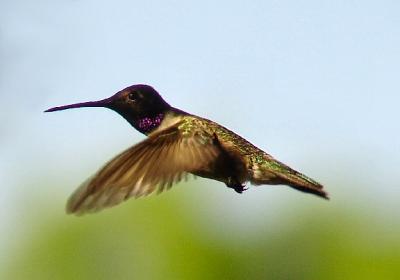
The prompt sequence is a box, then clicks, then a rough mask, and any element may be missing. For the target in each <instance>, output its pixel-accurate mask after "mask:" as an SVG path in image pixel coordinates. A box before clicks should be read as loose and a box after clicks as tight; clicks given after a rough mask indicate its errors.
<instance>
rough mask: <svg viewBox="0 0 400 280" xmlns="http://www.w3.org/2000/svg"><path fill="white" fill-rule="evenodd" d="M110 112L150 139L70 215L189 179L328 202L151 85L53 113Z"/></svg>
mask: <svg viewBox="0 0 400 280" xmlns="http://www.w3.org/2000/svg"><path fill="white" fill-rule="evenodd" d="M80 107H105V108H108V109H111V110H114V111H115V112H117V113H118V114H120V115H121V116H122V117H124V118H125V119H126V120H127V121H128V122H129V123H130V124H131V125H132V126H133V127H134V128H135V129H137V130H138V131H139V132H141V133H143V134H145V135H146V136H147V138H146V139H145V140H144V141H142V142H140V143H138V144H136V145H134V146H133V147H131V148H129V149H127V150H126V151H124V152H122V153H121V154H119V155H118V156H116V157H115V158H114V159H112V160H111V161H110V162H108V163H107V164H106V165H105V166H104V167H103V168H101V169H100V170H99V171H98V172H97V173H96V174H95V175H94V176H92V177H91V178H89V179H88V180H87V181H86V182H84V183H83V184H82V185H81V186H80V187H79V188H78V189H77V190H76V191H75V192H74V193H73V194H72V196H71V197H70V199H69V201H68V203H67V212H68V213H75V214H83V213H86V212H96V211H99V210H102V209H103V208H106V207H111V206H114V205H117V204H119V203H121V202H123V201H125V200H127V199H129V198H130V197H141V196H145V195H149V194H151V193H153V192H155V191H158V192H162V191H164V190H166V189H169V188H170V187H171V186H172V185H173V184H174V183H177V182H178V181H180V180H181V179H183V178H186V177H187V176H188V174H194V175H197V176H200V177H204V178H209V179H214V180H217V181H220V182H223V183H225V185H226V186H227V187H228V188H231V189H233V190H234V191H236V192H237V193H242V192H243V191H245V190H246V189H247V188H246V187H245V186H246V183H247V182H250V183H252V184H253V185H262V184H269V185H288V186H290V187H292V188H294V189H297V190H299V191H302V192H306V193H311V194H315V195H318V196H320V197H323V198H326V199H328V195H327V193H326V192H325V191H324V190H323V186H322V185H321V184H319V183H317V182H316V181H314V180H312V179H311V178H309V177H307V176H305V175H303V174H301V173H299V172H297V171H295V170H293V169H292V168H290V167H289V166H287V165H285V164H283V163H281V162H279V161H277V160H276V159H274V158H273V157H272V156H270V155H269V154H267V153H266V152H264V151H262V150H261V149H259V148H257V147H255V146H254V145H253V144H251V143H250V142H248V141H247V140H245V139H244V138H242V137H240V136H239V135H237V134H236V133H234V132H232V131H230V130H229V129H227V128H225V127H223V126H221V125H219V124H217V123H215V122H213V121H210V120H208V119H205V118H201V117H198V116H195V115H192V114H189V113H186V112H184V111H182V110H179V109H177V108H174V107H172V106H170V105H169V104H168V103H167V102H166V101H164V99H163V98H162V97H161V96H160V94H159V93H158V92H157V91H156V90H155V89H154V88H153V87H151V86H149V85H143V84H138V85H133V86H130V87H127V88H125V89H123V90H121V91H119V92H117V93H116V94H115V95H113V96H111V97H109V98H106V99H103V100H99V101H92V102H84V103H77V104H72V105H65V106H60V107H54V108H51V109H48V110H46V111H45V112H54V111H60V110H65V109H71V108H80Z"/></svg>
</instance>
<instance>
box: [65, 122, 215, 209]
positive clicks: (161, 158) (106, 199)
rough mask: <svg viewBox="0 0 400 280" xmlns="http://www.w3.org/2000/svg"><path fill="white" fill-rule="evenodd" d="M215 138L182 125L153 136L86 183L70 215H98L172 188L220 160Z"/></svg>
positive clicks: (72, 201) (70, 203)
mask: <svg viewBox="0 0 400 280" xmlns="http://www.w3.org/2000/svg"><path fill="white" fill-rule="evenodd" d="M213 137H214V136H213V135H210V134H209V133H208V132H206V131H203V130H194V129H192V130H185V131H181V130H180V129H179V123H178V124H177V125H174V126H172V127H170V128H167V129H165V130H164V131H161V132H159V133H156V134H153V135H150V136H149V137H148V138H147V139H146V140H144V141H142V142H140V143H138V144H137V145H135V146H133V147H131V148H129V149H127V150H126V151H124V152H123V153H121V154H120V155H118V156H117V157H115V158H114V159H112V160H111V161H110V162H108V163H107V164H106V165H105V166H104V167H103V168H102V169H100V170H99V171H98V172H97V174H95V175H94V176H93V177H91V178H89V179H88V180H87V181H86V182H85V183H83V184H82V185H81V186H80V187H79V188H78V189H77V190H76V192H75V193H73V194H72V196H71V197H70V199H69V201H68V203H67V212H68V213H76V214H83V213H85V212H96V211H99V210H101V209H103V208H106V207H111V206H114V205H116V204H119V203H121V202H122V201H124V200H126V199H128V198H130V197H140V196H145V195H148V194H150V193H152V192H154V191H155V190H158V191H159V192H161V191H163V190H165V189H168V188H170V187H171V186H172V184H174V183H176V182H178V181H180V180H181V179H182V178H183V177H185V176H187V173H190V172H192V171H195V170H197V169H199V168H202V167H204V166H207V165H208V164H210V163H211V162H212V161H213V160H215V159H216V158H217V157H218V155H219V154H220V148H219V147H218V146H217V145H214V138H213Z"/></svg>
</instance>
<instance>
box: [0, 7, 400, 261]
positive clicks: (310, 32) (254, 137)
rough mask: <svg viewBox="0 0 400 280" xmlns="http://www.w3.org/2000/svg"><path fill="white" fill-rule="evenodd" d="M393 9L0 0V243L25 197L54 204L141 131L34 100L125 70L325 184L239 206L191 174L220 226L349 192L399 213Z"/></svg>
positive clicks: (381, 211) (85, 91)
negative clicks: (322, 193)
mask: <svg viewBox="0 0 400 280" xmlns="http://www.w3.org/2000/svg"><path fill="white" fill-rule="evenodd" d="M399 12H400V3H399V2H398V1H389V0H387V1H197V2H194V1H94V0H92V1H72V0H71V1H41V0H39V1H7V0H5V1H4V0H3V1H2V3H1V4H0V61H1V63H0V97H1V100H2V103H1V104H2V106H1V107H2V108H1V110H0V117H1V120H2V121H1V123H0V135H1V137H0V155H1V157H0V170H1V171H0V176H1V187H0V203H1V211H0V242H1V243H2V244H7V245H6V246H8V248H13V247H15V246H16V244H17V243H19V237H21V236H23V232H24V230H25V229H26V228H25V221H26V220H27V219H30V218H31V215H33V216H35V215H36V214H37V213H36V211H37V209H38V207H39V205H40V207H45V209H47V211H48V212H60V213H62V211H63V204H64V202H65V200H66V198H67V197H68V195H69V194H70V193H71V192H72V191H73V190H74V188H75V186H77V185H79V183H80V182H81V181H83V180H84V179H85V178H86V177H87V176H89V175H90V174H91V173H93V172H94V171H95V170H96V169H97V168H98V167H100V166H101V165H102V164H103V163H104V162H106V161H107V160H108V159H110V158H111V157H112V156H114V155H116V154H117V153H119V152H120V151H121V150H123V149H125V148H127V147H128V146H130V145H133V144H134V143H136V142H138V141H139V140H140V139H143V136H142V135H140V134H139V133H138V132H136V131H134V130H133V129H132V128H131V127H129V125H128V124H127V123H126V122H125V121H124V120H122V119H121V118H120V117H119V116H118V115H116V114H115V113H113V112H111V111H107V110H101V109H84V110H83V109H82V110H71V111H65V112H59V113H52V114H44V113H42V111H43V110H45V109H47V108H49V107H52V106H56V105H63V104H69V103H74V102H79V101H89V100H97V99H101V98H105V97H108V96H110V95H112V94H114V93H115V92H117V91H118V90H120V89H121V88H124V87H126V86H128V85H131V84H135V83H148V84H151V85H153V86H154V87H155V88H156V89H157V90H158V91H159V92H160V93H161V94H162V96H163V97H164V98H165V99H166V100H167V101H168V102H169V103H170V104H173V105H174V106H176V107H178V108H181V109H184V110H186V111H189V112H192V113H195V114H198V115H201V116H204V117H207V118H210V119H213V120H215V121H217V122H219V123H221V124H223V125H225V126H227V127H228V128H230V129H232V130H234V131H236V132H237V133H239V134H240V135H242V136H244V137H246V138H247V139H249V140H250V141H251V142H252V143H254V144H255V145H257V146H259V147H260V148H262V149H264V150H266V151H267V152H269V153H271V154H272V155H274V156H275V157H276V158H278V159H280V160H281V161H283V162H285V163H287V164H289V165H291V166H293V167H294V168H295V169H298V170H299V171H302V172H304V173H305V174H307V175H309V176H311V177H313V178H315V179H317V180H319V181H320V182H322V183H323V184H324V185H325V186H326V189H327V191H328V192H329V193H330V194H331V197H332V201H331V202H329V204H326V203H325V202H320V201H316V200H317V199H316V198H314V197H311V196H305V195H302V194H300V193H297V192H295V191H290V190H289V189H287V188H284V187H279V188H277V187H271V188H269V187H260V188H257V189H255V188H253V189H251V190H250V191H248V193H247V194H246V196H247V198H246V199H245V201H244V200H242V201H241V202H240V203H241V204H240V205H241V207H247V209H249V211H248V212H246V213H242V211H240V210H238V207H237V206H238V203H239V202H237V200H236V196H235V194H233V193H231V192H229V191H227V190H226V189H225V188H224V186H223V185H221V184H220V183H217V182H211V181H206V180H203V179H199V180H197V182H196V184H198V185H201V186H203V188H200V187H198V188H191V189H190V190H189V192H193V195H189V197H190V199H192V201H201V199H205V197H206V195H207V196H209V197H210V200H209V201H207V203H208V205H209V207H210V209H218V211H222V213H226V214H228V213H232V212H234V213H236V215H235V219H233V218H230V217H229V215H227V216H228V217H227V220H228V221H230V224H231V227H232V228H234V229H237V230H244V231H246V230H247V229H246V227H244V226H243V225H249V224H251V225H252V227H251V228H252V229H254V228H255V229H256V228H257V224H258V223H260V224H262V223H263V222H265V218H266V216H263V217H262V218H257V217H255V216H253V215H251V213H255V212H257V211H266V212H268V213H270V214H268V216H267V217H269V219H271V220H279V219H280V218H282V216H283V215H285V214H287V212H286V211H288V209H290V208H291V207H292V205H294V204H296V203H300V204H304V206H305V207H310V209H315V211H318V209H319V208H323V207H332V208H335V207H336V208H337V209H340V208H341V206H344V205H352V207H354V209H357V211H361V212H363V213H365V216H366V217H367V216H370V215H374V216H379V217H380V219H382V220H383V221H386V222H388V223H395V224H397V225H399V221H400V219H399V218H400V217H399V207H398V202H399V198H400V187H399V184H400V183H399V181H400V180H399V178H400V175H399V167H400V130H399V116H400V113H399V104H400V93H399V89H400V86H399V74H400V17H399ZM32 186H34V187H32ZM183 189H184V187H183V186H182V187H181V188H180V189H179V190H176V189H175V190H174V191H175V192H178V191H183ZM203 193H204V195H203V196H202V195H201V194H203ZM164 195H165V194H164ZM199 195H200V198H199ZM165 199H168V197H166V198H165ZM190 199H189V201H191V200H190ZM188 204H190V202H188ZM328 205H329V206H328ZM38 213H41V212H40V211H39V212H38ZM207 213H208V214H209V219H211V222H212V221H213V218H212V211H211V210H210V212H207ZM207 213H206V214H207ZM206 214H205V215H206ZM199 219H200V220H201V219H203V222H204V223H206V221H208V220H207V219H208V218H204V217H203V218H202V217H199ZM10 235H13V236H14V238H12V239H9V236H10ZM2 247H3V246H2ZM10 250H11V249H10ZM2 251H3V250H2ZM4 252H5V251H3V253H4ZM2 257H4V255H3V256H2Z"/></svg>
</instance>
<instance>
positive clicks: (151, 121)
mask: <svg viewBox="0 0 400 280" xmlns="http://www.w3.org/2000/svg"><path fill="white" fill-rule="evenodd" d="M164 118H165V113H158V114H155V115H152V116H145V117H140V118H138V119H135V120H133V121H132V122H130V123H131V125H132V126H133V127H134V128H136V129H137V130H138V131H139V132H141V133H143V134H146V135H148V134H150V133H151V132H153V131H154V130H155V129H157V127H159V126H160V125H161V123H162V122H163V120H164Z"/></svg>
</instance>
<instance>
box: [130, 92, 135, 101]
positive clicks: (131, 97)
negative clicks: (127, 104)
mask: <svg viewBox="0 0 400 280" xmlns="http://www.w3.org/2000/svg"><path fill="white" fill-rule="evenodd" d="M128 98H129V100H130V101H136V99H137V96H136V94H135V93H133V92H131V93H129V95H128Z"/></svg>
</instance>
